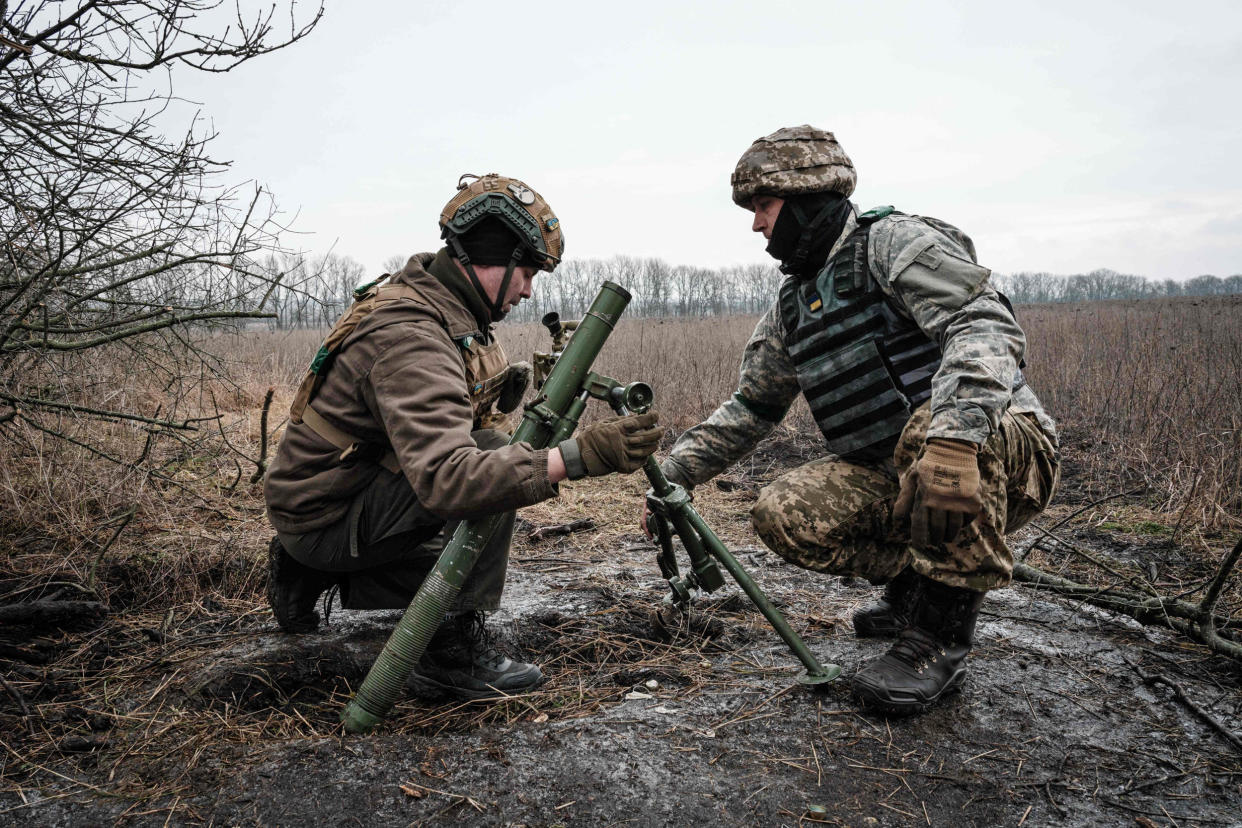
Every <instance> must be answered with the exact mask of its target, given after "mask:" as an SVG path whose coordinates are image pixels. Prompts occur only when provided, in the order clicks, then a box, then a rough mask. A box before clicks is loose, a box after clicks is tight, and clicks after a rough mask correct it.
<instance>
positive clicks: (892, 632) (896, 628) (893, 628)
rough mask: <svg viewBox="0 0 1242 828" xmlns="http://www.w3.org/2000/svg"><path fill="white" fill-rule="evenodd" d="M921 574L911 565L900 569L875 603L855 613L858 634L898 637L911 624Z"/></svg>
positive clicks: (855, 626)
mask: <svg viewBox="0 0 1242 828" xmlns="http://www.w3.org/2000/svg"><path fill="white" fill-rule="evenodd" d="M918 582H919V576H918V575H917V574H916V573H915V571H914V570H913V569H911V568H910V567H908V566H907V567H906V568H905V569H903V570H901V572H898V573H897V575H896V576H894V577H893V579H892V580H891V581H889V582H888V583H887V584H885V585H884V592H883V593H882V594H881V595H880V599H879V600H878V601H876V602H875V603H874V604H871V605H869V606H866V607H863V608H862V609H860V610H858V611H857V612H855V613H854V635H856V636H858V637H859V638H895V637H896V636H897V634H898V633H900V632H901V631H902V630H904V629H905V628H906V627H907V626H909V625H910V610H911V608H912V607H913V605H914V596H915V591H916V590H915V587H916V586H918Z"/></svg>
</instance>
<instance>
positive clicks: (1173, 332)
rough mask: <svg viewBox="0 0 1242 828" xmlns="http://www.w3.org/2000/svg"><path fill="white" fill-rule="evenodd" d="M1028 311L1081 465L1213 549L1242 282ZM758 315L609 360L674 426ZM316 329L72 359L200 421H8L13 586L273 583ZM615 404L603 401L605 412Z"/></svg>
mask: <svg viewBox="0 0 1242 828" xmlns="http://www.w3.org/2000/svg"><path fill="white" fill-rule="evenodd" d="M1019 315H1020V317H1021V319H1022V322H1023V324H1024V326H1025V328H1026V330H1027V333H1028V340H1029V342H1030V346H1029V349H1028V356H1027V361H1028V363H1029V366H1028V368H1027V375H1028V377H1029V380H1030V382H1031V384H1032V385H1033V386H1034V388H1035V389H1036V391H1037V393H1038V394H1039V395H1040V397H1041V398H1042V399H1043V400H1044V402H1045V404H1046V406H1047V408H1048V409H1049V411H1050V412H1051V413H1052V414H1053V415H1054V416H1055V417H1056V418H1057V419H1058V421H1059V423H1060V425H1061V430H1062V441H1063V445H1064V449H1065V453H1066V457H1067V472H1068V473H1069V475H1070V476H1071V477H1072V484H1073V485H1074V486H1075V487H1078V488H1080V489H1081V490H1082V492H1083V496H1084V497H1086V498H1088V499H1090V498H1103V497H1109V496H1112V495H1118V494H1121V493H1123V492H1127V493H1129V496H1128V497H1127V498H1126V499H1125V500H1124V501H1123V502H1122V505H1119V507H1118V508H1122V507H1123V506H1124V508H1128V509H1132V510H1137V511H1135V512H1134V514H1136V515H1138V517H1137V518H1134V519H1132V520H1130V524H1125V523H1124V521H1125V520H1129V519H1128V518H1124V517H1123V518H1120V520H1122V525H1123V526H1125V525H1140V526H1145V527H1146V531H1147V532H1149V533H1152V534H1159V535H1169V536H1175V537H1176V538H1177V539H1179V540H1181V541H1185V542H1186V545H1187V546H1188V547H1189V548H1192V549H1198V550H1199V552H1200V553H1201V554H1207V550H1208V549H1219V547H1220V546H1221V544H1220V543H1219V538H1218V537H1217V536H1218V535H1219V533H1222V532H1225V533H1227V532H1229V531H1230V530H1231V529H1236V528H1237V527H1238V526H1239V525H1240V523H1239V518H1240V516H1242V372H1240V371H1239V369H1238V366H1239V365H1242V297H1221V298H1205V299H1182V300H1146V301H1132V302H1109V303H1095V304H1084V305H1044V306H1023V307H1021V308H1020V310H1019ZM754 321H755V320H754V318H753V317H725V318H721V319H692V320H681V319H631V320H624V321H623V322H622V324H621V325H620V326H619V327H618V329H617V331H616V332H615V333H614V335H613V336H612V338H611V339H610V340H609V342H608V345H607V347H606V349H605V351H604V353H603V354H602V355H601V357H600V358H599V360H598V361H597V364H596V370H598V371H600V372H601V373H605V374H608V375H610V376H613V377H616V378H617V379H619V380H622V381H630V380H635V379H643V380H645V381H647V382H649V383H651V385H652V386H653V387H654V389H655V392H656V400H657V406H658V409H659V410H660V412H661V414H662V418H663V420H664V422H665V423H667V424H668V425H669V426H670V427H671V431H672V433H673V434H674V435H675V434H676V433H678V432H680V431H681V430H683V429H684V428H686V427H688V426H690V425H692V424H694V423H695V422H698V421H699V420H701V419H702V418H703V417H705V416H706V415H707V414H708V413H710V412H711V410H712V409H713V408H714V407H715V406H716V405H717V404H718V403H719V402H720V401H721V400H722V399H724V398H725V397H727V396H728V394H730V393H731V392H732V390H733V388H734V386H735V383H736V372H737V363H738V359H739V355H740V353H741V349H742V346H743V344H744V343H745V341H746V339H747V337H748V336H749V334H750V331H751V329H752V328H753V325H754ZM318 337H319V334H318V333H317V332H314V331H292V332H250V333H245V334H237V335H229V336H216V337H213V338H211V339H209V340H207V341H204V342H200V343H197V344H198V346H199V347H200V348H202V349H203V350H205V351H208V352H210V353H211V354H214V358H215V359H216V360H218V366H217V368H218V370H219V374H220V376H209V375H206V374H202V375H188V376H187V375H184V374H180V373H178V371H177V369H178V367H179V366H180V365H181V364H182V363H181V362H180V361H179V360H178V359H176V357H175V355H174V354H173V353H172V352H171V350H170V351H169V352H168V353H165V354H164V355H163V356H161V355H159V354H150V353H146V354H144V356H143V359H142V361H137V360H135V359H134V357H133V352H131V351H129V350H128V349H126V348H122V347H120V346H118V347H117V348H116V350H114V351H113V352H112V353H111V354H107V355H99V354H96V355H95V356H94V357H93V358H92V359H91V360H90V361H89V363H88V362H86V361H82V362H80V363H79V364H77V365H75V366H73V367H72V369H71V370H70V371H69V373H71V374H73V373H76V374H80V375H82V376H88V377H90V378H91V382H90V383H89V384H88V385H87V388H86V392H85V393H84V394H83V395H82V397H81V405H83V406H92V407H98V408H108V409H110V410H117V409H120V408H131V409H137V410H143V411H148V412H150V413H151V414H152V416H153V417H158V419H160V420H161V421H166V420H177V421H189V422H188V423H187V425H188V427H187V428H185V429H170V428H167V427H166V426H162V425H153V424H150V423H143V422H136V421H132V420H120V421H112V422H103V423H101V422H99V421H98V420H94V419H85V418H81V419H80V418H78V417H75V416H74V414H73V412H71V411H66V412H64V414H63V415H61V416H60V418H59V421H57V422H53V423H50V424H48V423H47V421H46V420H43V421H42V422H43V423H44V427H46V428H48V430H49V431H53V432H56V433H58V434H61V435H63V436H67V437H69V438H70V439H71V440H73V441H75V442H70V443H66V442H65V441H64V440H56V439H52V437H51V436H50V435H48V434H41V433H39V432H37V431H35V430H34V427H33V425H31V424H30V423H29V422H27V421H23V420H22V419H21V418H20V417H19V418H18V419H17V420H15V421H11V422H9V423H6V424H4V426H3V427H4V428H5V429H9V430H13V431H20V432H21V435H22V437H23V438H24V439H23V441H22V443H24V446H25V447H24V448H23V449H22V450H20V451H15V450H13V449H12V448H6V449H5V451H6V454H5V456H3V458H0V459H2V461H3V462H2V465H0V498H2V505H3V518H2V520H3V526H4V530H5V532H4V536H5V544H6V546H7V547H8V552H9V569H10V572H9V580H8V583H9V584H10V587H9V589H6V590H4V591H3V593H0V599H3V600H9V601H11V600H14V599H18V598H22V597H27V598H33V597H37V595H39V594H47V593H49V592H52V591H55V590H56V589H61V590H69V591H78V589H79V587H81V586H83V585H85V586H86V587H88V588H90V589H92V590H96V591H97V592H98V593H99V595H100V596H101V597H104V598H109V597H110V598H112V599H113V601H114V602H115V601H117V600H118V599H119V601H120V603H122V604H129V603H130V602H136V603H138V604H141V605H161V606H166V605H170V604H176V603H180V602H184V601H187V600H194V599H196V598H199V597H201V596H202V595H203V594H205V593H208V592H213V591H221V592H222V593H224V594H228V595H234V596H236V595H245V594H250V595H253V594H255V593H256V591H257V589H258V587H259V584H260V583H261V577H260V575H261V573H258V572H256V566H257V561H258V560H259V550H260V549H261V548H262V543H261V541H262V537H263V536H264V535H265V534H266V532H267V530H266V527H265V522H264V520H263V517H262V502H261V491H260V486H259V485H258V484H256V483H253V482H251V478H252V476H253V475H254V473H255V470H256V462H255V461H256V460H258V459H260V452H261V437H262V434H261V427H260V421H261V408H262V401H263V399H264V395H265V392H266V391H267V389H268V388H274V389H275V398H274V402H273V404H272V406H271V417H270V422H269V424H268V431H269V435H270V437H269V448H268V453H269V454H270V451H271V446H274V445H275V442H276V441H277V440H278V439H279V435H280V433H281V429H282V426H283V418H284V412H285V411H286V409H287V405H288V402H289V399H290V396H291V393H292V389H293V387H294V386H295V384H296V382H297V380H298V378H299V375H300V373H301V371H302V370H303V366H304V365H305V363H306V360H307V359H308V357H309V355H310V354H311V353H312V352H313V351H314V348H315V347H316V345H317V339H318ZM502 337H503V340H504V342H505V345H506V349H507V350H508V351H509V354H510V358H511V359H519V358H529V356H528V355H529V354H530V352H531V351H532V350H534V349H536V348H538V349H543V348H545V347H546V344H547V334H546V332H545V331H544V329H543V328H542V327H540V326H538V325H520V326H506V327H504V328H502ZM65 359H73V357H72V356H68V357H65ZM173 399H175V400H176V401H177V406H178V408H177V410H176V411H175V413H174V412H172V411H170V408H169V405H170V403H169V401H170V400H173ZM602 413H603V411H602V407H600V406H595V407H593V408H592V409H589V414H588V416H600V415H601V414H602ZM197 418H205V419H202V420H199V421H197V422H195V420H196V419H197ZM775 436H776V439H777V440H778V441H780V442H783V443H785V444H787V445H789V446H791V447H792V448H793V449H794V450H795V451H796V452H798V453H800V454H803V455H807V456H809V455H810V454H811V453H813V452H816V451H818V445H819V444H818V438H817V437H816V435H815V434H814V430H813V425H812V424H811V421H810V419H809V416H808V413H807V411H806V408H805V405H803V404H801V403H799V404H798V405H796V406H795V408H794V410H793V412H792V413H791V416H790V417H789V418H787V419H786V421H785V423H783V424H782V425H781V427H780V428H779V429H778V432H777V434H776V435H775ZM670 439H671V438H670ZM22 443H19V444H22ZM10 445H12V444H10ZM109 458H111V460H115V461H120V462H111V461H109ZM748 462H749V463H751V464H754V463H756V462H759V461H756V460H753V459H752V460H751V461H748ZM1111 519H1116V515H1113V516H1112V518H1108V517H1106V518H1101V520H1102V521H1104V520H1111ZM122 525H123V531H121V532H119V533H118V532H117V528H118V527H119V526H122ZM1204 537H1207V538H1216V540H1213V541H1207V542H1205V541H1204V540H1203V538H1204ZM109 573H111V574H109ZM56 585H60V586H56ZM70 585H72V586H70Z"/></svg>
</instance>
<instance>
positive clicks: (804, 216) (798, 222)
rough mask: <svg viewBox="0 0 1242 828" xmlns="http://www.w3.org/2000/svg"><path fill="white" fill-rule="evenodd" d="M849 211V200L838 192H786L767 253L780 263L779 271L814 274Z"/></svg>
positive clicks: (835, 238)
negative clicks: (795, 193) (801, 193)
mask: <svg viewBox="0 0 1242 828" xmlns="http://www.w3.org/2000/svg"><path fill="white" fill-rule="evenodd" d="M849 214H850V202H849V200H848V199H847V198H846V197H845V196H843V195H841V194H839V193H806V194H804V195H795V196H789V197H788V198H786V199H785V203H784V204H783V205H782V206H781V211H780V213H779V214H778V215H777V216H776V223H775V224H773V225H772V238H771V239H769V240H768V246H767V248H766V249H767V251H768V255H770V256H771V257H772V258H774V259H776V260H777V261H779V262H780V263H781V272H782V273H788V274H792V275H794V276H797V277H799V278H803V279H805V278H809V277H811V276H814V275H815V274H816V273H818V272H819V269H820V268H821V267H823V265H824V262H825V261H826V260H827V259H828V251H830V250H832V245H833V244H834V243H835V242H836V240H837V237H838V236H840V235H841V231H842V230H843V229H844V228H845V221H846V219H847V218H848V217H849Z"/></svg>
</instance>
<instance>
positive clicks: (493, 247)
mask: <svg viewBox="0 0 1242 828" xmlns="http://www.w3.org/2000/svg"><path fill="white" fill-rule="evenodd" d="M449 244H450V246H451V247H452V248H453V252H454V253H455V254H456V256H457V258H458V260H459V261H460V262H461V263H462V266H463V267H464V268H465V270H466V275H467V276H469V277H470V282H471V284H473V285H474V289H475V290H476V291H477V292H478V294H479V298H480V299H482V300H483V302H484V304H487V305H488V310H489V311H490V312H491V321H492V322H499V321H500V320H501V319H504V318H505V312H504V310H502V306H503V305H504V301H505V294H506V293H507V292H508V290H509V284H510V283H511V282H512V280H513V271H514V268H516V267H518V266H521V265H528V266H530V267H538V266H539V265H538V263H537V262H536V261H535V257H534V256H533V255H532V253H531V251H530V250H528V249H527V247H526V246H525V245H523V244H522V243H521V242H520V241H519V240H518V237H517V236H515V235H514V234H513V231H512V230H510V229H509V228H508V227H506V226H505V225H504V223H503V222H502V221H501V220H500V219H497V218H485V219H483V220H482V221H480V222H479V223H478V224H477V225H475V226H474V227H471V228H470V230H469V231H467V232H465V233H463V234H462V235H460V236H455V237H451V238H450V239H449ZM474 265H504V266H506V270H505V277H504V279H502V280H501V282H500V288H499V290H497V291H496V298H495V299H494V300H492V301H491V302H490V303H489V302H488V298H487V291H485V290H484V289H483V285H482V283H481V282H479V278H478V276H477V275H476V274H475V272H474Z"/></svg>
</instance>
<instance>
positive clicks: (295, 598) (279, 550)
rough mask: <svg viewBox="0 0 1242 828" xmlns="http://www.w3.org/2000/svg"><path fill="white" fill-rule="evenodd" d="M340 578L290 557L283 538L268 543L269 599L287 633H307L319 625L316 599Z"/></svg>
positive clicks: (278, 620)
mask: <svg viewBox="0 0 1242 828" xmlns="http://www.w3.org/2000/svg"><path fill="white" fill-rule="evenodd" d="M336 581H337V576H336V575H334V574H332V573H330V572H320V571H319V570H317V569H311V568H310V567H309V566H306V565H304V564H300V563H298V562H297V561H295V560H294V559H293V558H292V557H290V555H289V553H288V552H286V551H285V547H284V546H282V545H281V543H280V538H278V537H276V538H272V542H271V543H270V544H268V547H267V603H268V604H269V605H270V606H271V608H272V615H274V616H276V623H277V624H279V625H280V628H281V629H282V630H284V631H285V632H287V633H308V632H314V631H315V630H317V629H319V613H317V612H315V602H316V601H318V600H319V596H320V595H322V594H323V592H324V590H326V589H328V588H329V587H331V586H332V585H333V584H335V583H336Z"/></svg>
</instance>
